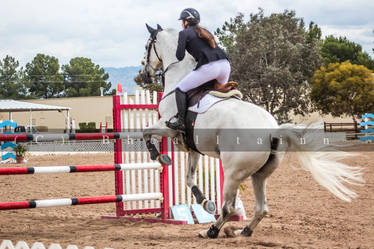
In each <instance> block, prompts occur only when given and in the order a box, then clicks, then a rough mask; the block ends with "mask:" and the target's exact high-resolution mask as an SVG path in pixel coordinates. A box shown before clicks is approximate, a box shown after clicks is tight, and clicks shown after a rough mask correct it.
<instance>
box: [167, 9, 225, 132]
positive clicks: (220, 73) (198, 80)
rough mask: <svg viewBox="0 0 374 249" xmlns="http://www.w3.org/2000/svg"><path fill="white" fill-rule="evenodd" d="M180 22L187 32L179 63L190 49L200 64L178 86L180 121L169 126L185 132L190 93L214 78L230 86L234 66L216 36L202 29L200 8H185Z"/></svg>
mask: <svg viewBox="0 0 374 249" xmlns="http://www.w3.org/2000/svg"><path fill="white" fill-rule="evenodd" d="M179 20H182V28H183V30H182V31H180V32H179V38H178V48H177V52H176V57H177V59H178V60H179V61H181V60H183V58H184V56H185V53H186V50H187V52H189V53H190V54H191V55H192V56H193V57H194V58H195V60H196V61H197V66H196V68H195V69H194V71H192V72H190V73H189V74H187V75H186V76H185V77H184V78H183V79H182V80H181V81H180V82H179V83H178V85H177V86H176V89H175V97H176V102H177V108H178V114H177V118H178V120H177V121H176V122H173V123H172V122H169V121H168V122H166V125H167V126H168V127H169V128H171V129H175V130H182V131H183V130H184V119H185V115H186V110H187V94H186V92H187V91H189V90H191V89H194V88H196V87H198V86H200V85H202V84H204V83H206V82H208V81H211V80H214V79H216V80H217V82H218V83H220V84H226V83H227V81H228V79H229V76H230V71H231V67H230V62H229V61H228V57H227V55H226V54H225V52H224V51H223V50H222V49H221V48H219V47H218V46H217V43H216V42H215V40H214V36H213V35H212V34H211V33H210V32H209V31H208V30H206V29H204V28H202V27H200V26H199V22H200V14H199V12H197V10H196V9H193V8H187V9H184V10H183V11H182V12H181V14H180V17H179Z"/></svg>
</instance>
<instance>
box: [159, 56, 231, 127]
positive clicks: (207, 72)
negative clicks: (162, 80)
mask: <svg viewBox="0 0 374 249" xmlns="http://www.w3.org/2000/svg"><path fill="white" fill-rule="evenodd" d="M229 75H230V63H229V61H228V60H219V61H214V62H211V63H209V64H205V65H203V66H201V67H199V68H198V69H196V70H194V71H192V72H190V73H189V74H187V75H186V76H185V77H184V78H183V79H182V80H181V81H180V82H179V84H178V85H177V87H176V90H175V98H176V102H177V108H178V114H177V118H178V120H177V121H176V122H173V123H172V122H166V125H167V126H168V127H169V128H171V129H175V130H184V119H185V115H186V111H187V96H186V94H185V93H186V92H187V91H189V90H191V89H194V88H196V87H198V86H200V85H202V84H204V83H206V82H208V81H210V80H213V79H217V81H218V82H219V83H221V84H225V83H227V81H228V78H229Z"/></svg>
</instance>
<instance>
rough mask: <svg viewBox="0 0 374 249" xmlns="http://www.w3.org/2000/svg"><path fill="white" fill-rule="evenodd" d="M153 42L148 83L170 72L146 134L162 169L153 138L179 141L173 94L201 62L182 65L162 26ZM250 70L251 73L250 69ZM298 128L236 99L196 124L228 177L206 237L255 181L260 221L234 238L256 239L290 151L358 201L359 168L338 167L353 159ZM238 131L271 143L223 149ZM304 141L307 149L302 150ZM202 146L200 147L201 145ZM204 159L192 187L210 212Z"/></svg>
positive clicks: (171, 34) (322, 180)
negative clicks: (200, 183)
mask: <svg viewBox="0 0 374 249" xmlns="http://www.w3.org/2000/svg"><path fill="white" fill-rule="evenodd" d="M147 28H148V31H149V32H150V33H151V36H150V38H149V40H148V42H147V44H146V53H145V57H144V60H143V62H142V64H143V69H142V72H141V74H142V75H143V78H144V79H145V80H147V81H149V80H150V79H154V77H155V74H156V71H158V70H164V73H165V75H164V77H165V80H164V98H163V99H162V100H161V102H160V105H159V112H160V115H161V119H160V120H159V121H158V123H156V124H155V125H154V126H152V127H150V128H148V129H146V130H145V131H144V138H145V140H146V142H147V146H148V149H149V150H150V152H151V157H152V159H154V160H155V159H158V160H159V161H160V162H161V163H164V164H165V163H169V162H168V157H167V156H165V155H164V156H162V155H161V156H160V155H159V154H158V151H157V149H156V148H155V147H154V146H153V145H152V143H151V142H150V141H151V138H152V135H157V136H168V137H178V136H180V134H179V132H178V131H175V130H171V129H169V128H167V127H166V125H165V121H167V120H169V119H170V118H172V117H173V116H174V115H175V114H176V113H177V109H176V102H175V95H174V93H173V90H174V89H175V87H176V85H177V83H178V82H179V81H180V80H181V79H182V77H184V76H185V75H186V74H187V73H189V72H190V71H192V70H193V68H194V67H195V65H196V64H195V61H194V59H193V58H192V56H190V55H189V54H188V53H186V57H185V59H184V60H183V61H181V62H179V63H174V62H176V61H177V59H176V56H175V53H176V49H177V39H178V33H177V32H176V31H175V30H172V29H167V30H163V29H162V28H161V27H160V26H159V25H158V26H157V29H153V28H151V27H149V26H148V25H147ZM248 70H250V69H248ZM294 128H297V126H295V125H291V124H287V125H281V126H279V125H278V124H277V121H276V120H275V119H274V117H273V116H272V115H271V114H270V113H268V112H267V111H266V110H264V109H262V108H261V107H258V106H256V105H254V104H251V103H248V102H245V101H241V100H238V99H235V98H230V99H228V100H225V101H221V102H218V103H216V104H215V105H213V106H212V107H211V108H210V109H209V110H208V111H206V112H205V113H202V114H198V116H197V119H196V121H195V130H198V129H209V131H210V132H201V134H199V137H198V144H197V145H196V147H197V149H198V150H199V151H200V152H202V153H203V154H206V155H208V156H212V157H215V158H220V159H221V161H222V167H223V171H224V177H225V181H224V186H223V207H222V214H220V216H219V218H218V219H217V221H216V223H215V224H213V225H212V226H211V227H210V228H209V229H208V230H204V231H202V232H200V234H199V235H200V236H201V237H210V238H216V237H217V236H218V233H219V231H220V229H221V228H222V227H223V225H224V224H225V222H226V221H227V220H228V219H229V218H230V216H231V215H233V214H235V197H236V192H237V189H238V187H239V185H240V184H241V182H243V180H245V179H246V178H247V177H249V176H251V178H252V184H253V189H254V194H255V198H256V203H255V210H254V216H253V218H252V219H251V221H250V223H249V224H248V225H247V226H246V227H245V228H244V229H240V230H235V231H233V235H244V236H250V235H251V234H252V232H253V230H254V229H255V227H256V226H257V224H258V223H259V222H260V221H261V220H262V218H263V217H264V216H265V215H266V213H267V212H268V206H267V201H266V178H267V177H269V176H270V175H271V174H272V173H273V172H274V170H275V169H276V168H277V167H278V165H279V164H280V162H281V161H282V158H283V156H284V153H285V151H286V150H287V149H289V148H294V149H295V151H296V154H297V155H298V158H299V161H300V164H301V167H302V168H303V169H305V170H307V171H310V172H311V174H312V176H313V178H314V179H315V180H316V181H317V182H318V183H319V184H320V185H322V186H323V187H325V188H327V189H328V190H329V191H330V192H331V193H333V194H334V195H335V196H337V197H338V198H340V199H342V200H344V201H350V200H351V199H352V198H355V197H357V195H356V194H355V193H354V192H353V191H351V190H349V189H348V188H347V187H346V186H344V185H343V183H349V184H360V183H362V182H363V179H362V173H361V171H360V169H359V168H355V167H350V166H347V165H345V164H342V163H339V162H337V160H338V159H341V158H343V157H345V156H347V155H348V154H345V155H343V156H342V154H341V153H338V152H327V151H318V152H317V150H318V149H319V147H321V145H320V144H318V143H315V142H314V143H311V142H310V143H308V141H310V139H311V138H316V134H315V130H310V129H294ZM230 129H232V130H236V131H237V133H235V136H237V137H241V136H242V135H243V136H244V137H245V138H246V139H249V140H255V141H256V139H258V134H257V133H256V132H253V134H251V133H250V132H249V130H250V129H251V130H254V129H261V130H268V131H269V134H267V135H265V136H267V138H268V139H264V140H263V141H262V142H263V143H262V146H263V147H262V149H259V150H252V149H248V150H242V149H241V150H239V151H238V150H236V149H235V148H236V147H235V146H236V145H235V144H234V143H232V144H229V145H227V144H226V147H225V148H222V147H221V145H220V144H217V145H215V144H216V143H217V141H216V139H217V137H219V136H223V137H224V136H227V134H224V133H225V131H228V130H230ZM300 137H303V139H305V140H304V141H306V142H307V143H306V144H305V145H301V144H300ZM195 142H196V141H195ZM213 144H214V145H215V149H214V150H211V149H209V150H206V148H207V147H209V148H211V145H213ZM198 158H199V153H197V152H195V151H193V150H189V155H188V168H187V174H186V183H187V185H188V186H189V187H190V188H191V190H192V192H193V194H194V195H195V197H196V200H197V202H198V203H202V204H203V206H204V208H205V209H206V210H208V211H210V212H212V211H214V209H215V206H214V205H213V204H212V202H209V201H206V200H205V197H204V196H203V195H202V193H201V191H200V190H199V189H198V187H197V186H195V184H194V179H193V175H194V172H195V170H196V165H197V162H198Z"/></svg>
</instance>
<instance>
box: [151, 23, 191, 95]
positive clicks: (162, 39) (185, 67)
mask: <svg viewBox="0 0 374 249" xmlns="http://www.w3.org/2000/svg"><path fill="white" fill-rule="evenodd" d="M157 38H158V39H157V40H158V41H159V44H160V47H161V50H160V52H161V57H162V63H163V68H164V70H165V69H166V68H168V67H169V66H170V67H169V68H168V71H167V72H166V74H165V89H164V93H165V94H167V93H169V92H171V91H173V90H174V89H175V87H176V86H177V85H178V83H179V81H180V80H181V79H182V78H183V77H184V76H185V75H186V74H188V73H189V72H191V71H192V70H193V68H194V64H195V61H194V59H193V57H192V56H191V55H190V54H189V53H187V52H186V56H185V58H184V59H183V60H182V61H180V62H178V59H177V58H176V56H175V54H176V51H177V45H178V44H177V43H178V33H177V32H175V31H174V30H165V31H164V32H160V33H159V36H158V37H157ZM174 62H178V63H175V64H173V65H171V64H172V63H174Z"/></svg>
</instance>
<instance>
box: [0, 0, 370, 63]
mask: <svg viewBox="0 0 374 249" xmlns="http://www.w3.org/2000/svg"><path fill="white" fill-rule="evenodd" d="M186 7H194V8H196V9H197V10H198V11H199V12H200V14H201V16H202V17H201V23H202V26H205V27H207V28H208V29H210V30H211V31H214V30H215V29H216V28H217V27H220V26H221V25H222V24H223V23H224V21H225V20H228V19H229V18H230V17H234V16H235V15H236V14H237V13H238V12H242V13H244V14H245V15H246V16H247V17H249V14H250V13H255V12H257V10H258V8H259V7H261V8H263V9H264V10H265V14H266V15H269V14H270V13H273V12H278V13H279V12H283V11H284V9H290V10H295V11H296V15H297V17H302V18H304V21H305V23H306V24H309V22H310V21H314V22H315V23H317V24H318V25H319V26H320V27H321V28H322V35H323V36H326V35H330V34H332V35H335V36H346V37H347V38H348V39H349V40H351V41H354V42H356V43H359V44H360V45H362V46H363V48H364V50H365V51H367V52H368V53H369V54H370V55H371V56H372V58H374V56H373V52H372V48H373V47H374V35H373V30H374V14H373V11H374V1H373V0H355V1H347V0H339V1H336V0H299V1H294V0H247V1H246V0H214V1H204V0H199V1H197V0H190V1H182V0H177V1H175V0H159V1H150V0H149V1H147V0H123V1H122V0H105V1H104V0H101V1H99V0H63V1H62V0H61V1H53V0H49V1H48V0H45V1H42V0H32V1H30V0H0V59H3V58H4V57H5V56H6V55H11V56H13V57H15V58H16V59H18V60H19V61H20V63H21V65H25V64H26V63H27V62H30V61H31V60H32V59H33V58H34V56H35V55H36V54H37V53H44V54H47V55H53V56H55V57H57V58H58V59H59V61H60V64H65V63H68V61H69V60H70V59H71V58H73V57H77V56H82V57H88V58H91V59H92V60H93V61H94V62H95V63H96V64H99V65H100V66H103V67H123V66H135V65H139V64H140V60H141V58H142V57H143V54H144V45H145V42H146V40H147V39H148V32H147V30H146V28H145V25H144V23H148V24H150V25H151V26H156V24H157V23H159V24H160V25H161V26H162V27H164V28H175V29H178V30H179V29H180V22H179V21H177V19H178V17H179V13H180V11H181V10H182V9H184V8H186Z"/></svg>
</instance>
